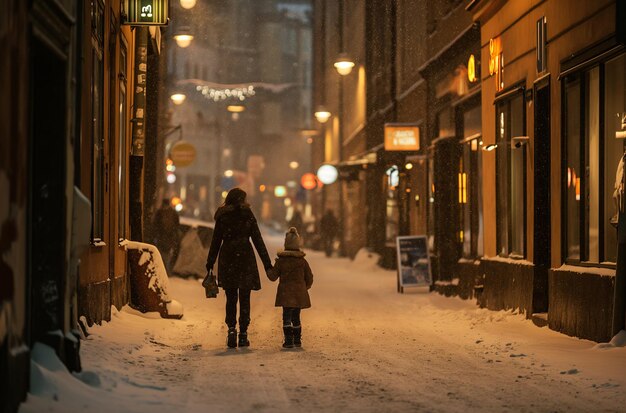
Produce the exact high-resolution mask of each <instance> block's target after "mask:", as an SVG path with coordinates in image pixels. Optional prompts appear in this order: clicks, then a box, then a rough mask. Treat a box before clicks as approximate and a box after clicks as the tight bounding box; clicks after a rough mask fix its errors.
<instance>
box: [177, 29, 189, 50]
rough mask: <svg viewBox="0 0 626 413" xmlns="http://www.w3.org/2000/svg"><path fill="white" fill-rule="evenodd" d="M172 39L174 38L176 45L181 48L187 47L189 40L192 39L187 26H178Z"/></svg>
mask: <svg viewBox="0 0 626 413" xmlns="http://www.w3.org/2000/svg"><path fill="white" fill-rule="evenodd" d="M174 40H176V44H177V45H178V47H180V48H182V49H184V48H186V47H189V45H190V44H191V41H192V40H193V35H192V34H191V31H190V30H189V27H187V26H182V27H180V28H179V29H178V30H177V31H176V34H174Z"/></svg>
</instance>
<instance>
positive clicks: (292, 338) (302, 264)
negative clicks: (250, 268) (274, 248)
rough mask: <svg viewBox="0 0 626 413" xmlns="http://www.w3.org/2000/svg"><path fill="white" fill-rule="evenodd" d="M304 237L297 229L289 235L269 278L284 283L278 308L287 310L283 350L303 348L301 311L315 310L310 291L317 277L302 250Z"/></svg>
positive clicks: (279, 292) (280, 291)
mask: <svg viewBox="0 0 626 413" xmlns="http://www.w3.org/2000/svg"><path fill="white" fill-rule="evenodd" d="M300 246H301V242H300V235H299V234H298V231H297V230H296V228H295V227H291V228H289V231H288V232H287V234H285V250H284V251H281V252H279V253H278V258H276V264H275V265H274V268H273V269H272V270H271V271H269V272H268V273H267V277H268V278H269V279H270V280H272V281H276V280H278V279H280V281H279V284H278V290H277V291H276V304H275V305H276V307H282V308H283V333H284V336H285V341H284V343H283V347H285V348H292V347H294V346H295V347H301V346H302V323H301V321H300V311H301V310H302V309H303V308H309V307H311V299H310V297H309V291H308V290H309V288H311V286H312V285H313V273H312V272H311V267H309V263H308V262H307V261H306V260H305V259H304V256H305V254H304V252H303V251H302V250H301V249H300Z"/></svg>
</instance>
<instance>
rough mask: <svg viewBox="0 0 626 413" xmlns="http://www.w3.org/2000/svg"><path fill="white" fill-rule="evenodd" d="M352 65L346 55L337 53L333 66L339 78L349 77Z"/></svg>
mask: <svg viewBox="0 0 626 413" xmlns="http://www.w3.org/2000/svg"><path fill="white" fill-rule="evenodd" d="M354 65H355V64H354V61H353V60H352V59H351V58H350V57H349V56H348V54H347V53H339V56H337V60H336V61H335V63H334V64H333V66H335V69H337V73H339V74H340V75H341V76H346V75H349V74H350V72H352V68H353V67H354Z"/></svg>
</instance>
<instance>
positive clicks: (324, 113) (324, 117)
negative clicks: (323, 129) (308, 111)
mask: <svg viewBox="0 0 626 413" xmlns="http://www.w3.org/2000/svg"><path fill="white" fill-rule="evenodd" d="M314 115H315V119H317V121H318V122H319V123H326V122H328V119H330V117H331V116H332V114H331V113H330V112H329V111H328V110H327V109H326V108H325V107H324V106H322V105H320V106H318V107H317V110H316V111H315V114H314Z"/></svg>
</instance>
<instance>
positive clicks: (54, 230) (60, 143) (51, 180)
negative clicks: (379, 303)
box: [27, 36, 68, 343]
mask: <svg viewBox="0 0 626 413" xmlns="http://www.w3.org/2000/svg"><path fill="white" fill-rule="evenodd" d="M30 67H31V74H30V76H31V82H30V85H31V91H30V102H31V103H30V113H31V119H30V122H29V123H30V125H31V131H30V145H29V154H30V155H29V157H30V159H29V206H28V208H29V214H28V216H29V218H28V260H27V263H28V272H29V275H30V277H29V279H30V283H31V285H30V289H29V290H30V297H29V300H30V305H29V307H30V314H29V317H30V325H31V331H30V333H31V336H30V342H31V343H32V342H35V341H40V340H42V339H43V338H44V337H45V336H46V334H47V333H48V332H50V331H51V330H56V329H62V328H63V323H64V320H63V314H64V308H63V307H64V300H63V297H64V291H65V285H64V283H63V280H64V274H65V270H66V268H65V264H66V263H65V249H66V219H65V215H66V212H65V211H66V210H67V209H66V205H65V202H66V201H65V199H66V193H65V190H66V182H65V181H66V149H67V142H66V137H67V113H66V102H67V93H68V92H67V89H68V88H67V60H66V59H65V57H64V56H63V55H62V53H60V52H59V51H58V50H55V49H53V48H52V47H50V46H49V45H48V43H46V42H44V41H43V40H41V39H40V38H38V37H36V36H34V37H33V38H32V51H31V65H30Z"/></svg>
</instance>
